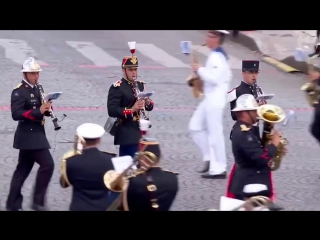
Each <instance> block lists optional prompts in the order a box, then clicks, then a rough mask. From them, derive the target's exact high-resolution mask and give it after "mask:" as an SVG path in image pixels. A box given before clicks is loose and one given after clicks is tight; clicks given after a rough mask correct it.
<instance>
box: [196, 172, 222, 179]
mask: <svg viewBox="0 0 320 240" xmlns="http://www.w3.org/2000/svg"><path fill="white" fill-rule="evenodd" d="M201 177H202V178H206V179H226V178H227V172H223V173H220V174H215V175H210V174H208V173H207V174H203V175H201Z"/></svg>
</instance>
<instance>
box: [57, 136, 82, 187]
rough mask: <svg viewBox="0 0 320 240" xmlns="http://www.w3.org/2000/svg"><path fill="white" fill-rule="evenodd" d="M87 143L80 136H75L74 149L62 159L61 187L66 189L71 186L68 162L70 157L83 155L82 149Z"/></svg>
mask: <svg viewBox="0 0 320 240" xmlns="http://www.w3.org/2000/svg"><path fill="white" fill-rule="evenodd" d="M85 144H86V141H85V140H84V139H83V138H82V137H80V136H79V135H77V134H76V135H75V139H74V143H73V148H72V149H71V150H69V151H68V152H66V153H65V154H63V156H62V158H61V164H60V174H61V179H60V181H61V183H63V184H61V186H62V187H64V188H66V187H68V186H70V185H71V184H70V182H69V180H68V176H67V172H66V169H67V166H66V164H67V160H68V158H70V157H73V156H75V155H78V154H81V153H82V149H83V147H84V146H85Z"/></svg>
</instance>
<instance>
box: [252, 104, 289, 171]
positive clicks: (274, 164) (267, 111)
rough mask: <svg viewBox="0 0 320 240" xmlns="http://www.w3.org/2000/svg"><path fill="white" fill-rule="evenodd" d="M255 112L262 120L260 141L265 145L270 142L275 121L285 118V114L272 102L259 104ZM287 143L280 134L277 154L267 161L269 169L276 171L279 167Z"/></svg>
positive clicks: (278, 121)
mask: <svg viewBox="0 0 320 240" xmlns="http://www.w3.org/2000/svg"><path fill="white" fill-rule="evenodd" d="M257 114H258V118H259V119H261V120H263V134H262V142H263V144H264V146H265V145H267V144H269V143H270V140H271V135H272V130H273V128H274V125H275V123H280V122H282V121H283V120H285V118H286V114H285V112H284V111H283V109H282V108H280V107H278V106H275V105H272V104H265V105H261V106H260V107H258V109H257ZM288 143H289V142H288V140H287V139H286V138H285V137H284V136H283V135H281V139H280V144H279V146H278V147H277V155H276V156H275V157H274V158H272V159H271V160H270V161H269V166H270V169H271V171H276V170H278V169H279V168H280V165H281V161H282V158H283V156H284V155H285V146H286V145H287V144H288Z"/></svg>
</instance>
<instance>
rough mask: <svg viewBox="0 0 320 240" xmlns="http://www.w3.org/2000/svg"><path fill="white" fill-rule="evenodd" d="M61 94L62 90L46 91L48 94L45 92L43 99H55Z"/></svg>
mask: <svg viewBox="0 0 320 240" xmlns="http://www.w3.org/2000/svg"><path fill="white" fill-rule="evenodd" d="M61 95H62V92H52V93H48V94H46V96H45V98H44V100H45V101H48V100H49V99H51V100H57V99H58V98H59V97H60V96H61Z"/></svg>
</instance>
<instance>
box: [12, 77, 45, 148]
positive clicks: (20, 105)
mask: <svg viewBox="0 0 320 240" xmlns="http://www.w3.org/2000/svg"><path fill="white" fill-rule="evenodd" d="M41 102H42V101H41V95H40V92H39V89H38V88H37V87H33V88H32V87H31V86H30V85H28V84H27V83H26V82H25V81H24V80H22V82H21V83H20V84H18V85H17V86H16V87H15V88H14V89H13V91H12V93H11V116H12V119H13V120H14V121H18V126H17V129H16V132H15V135H14V142H13V147H14V148H15V149H24V150H33V149H50V144H49V142H48V140H47V137H46V132H45V129H44V116H50V114H49V112H46V113H45V114H44V115H43V114H41V112H40V106H41Z"/></svg>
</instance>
